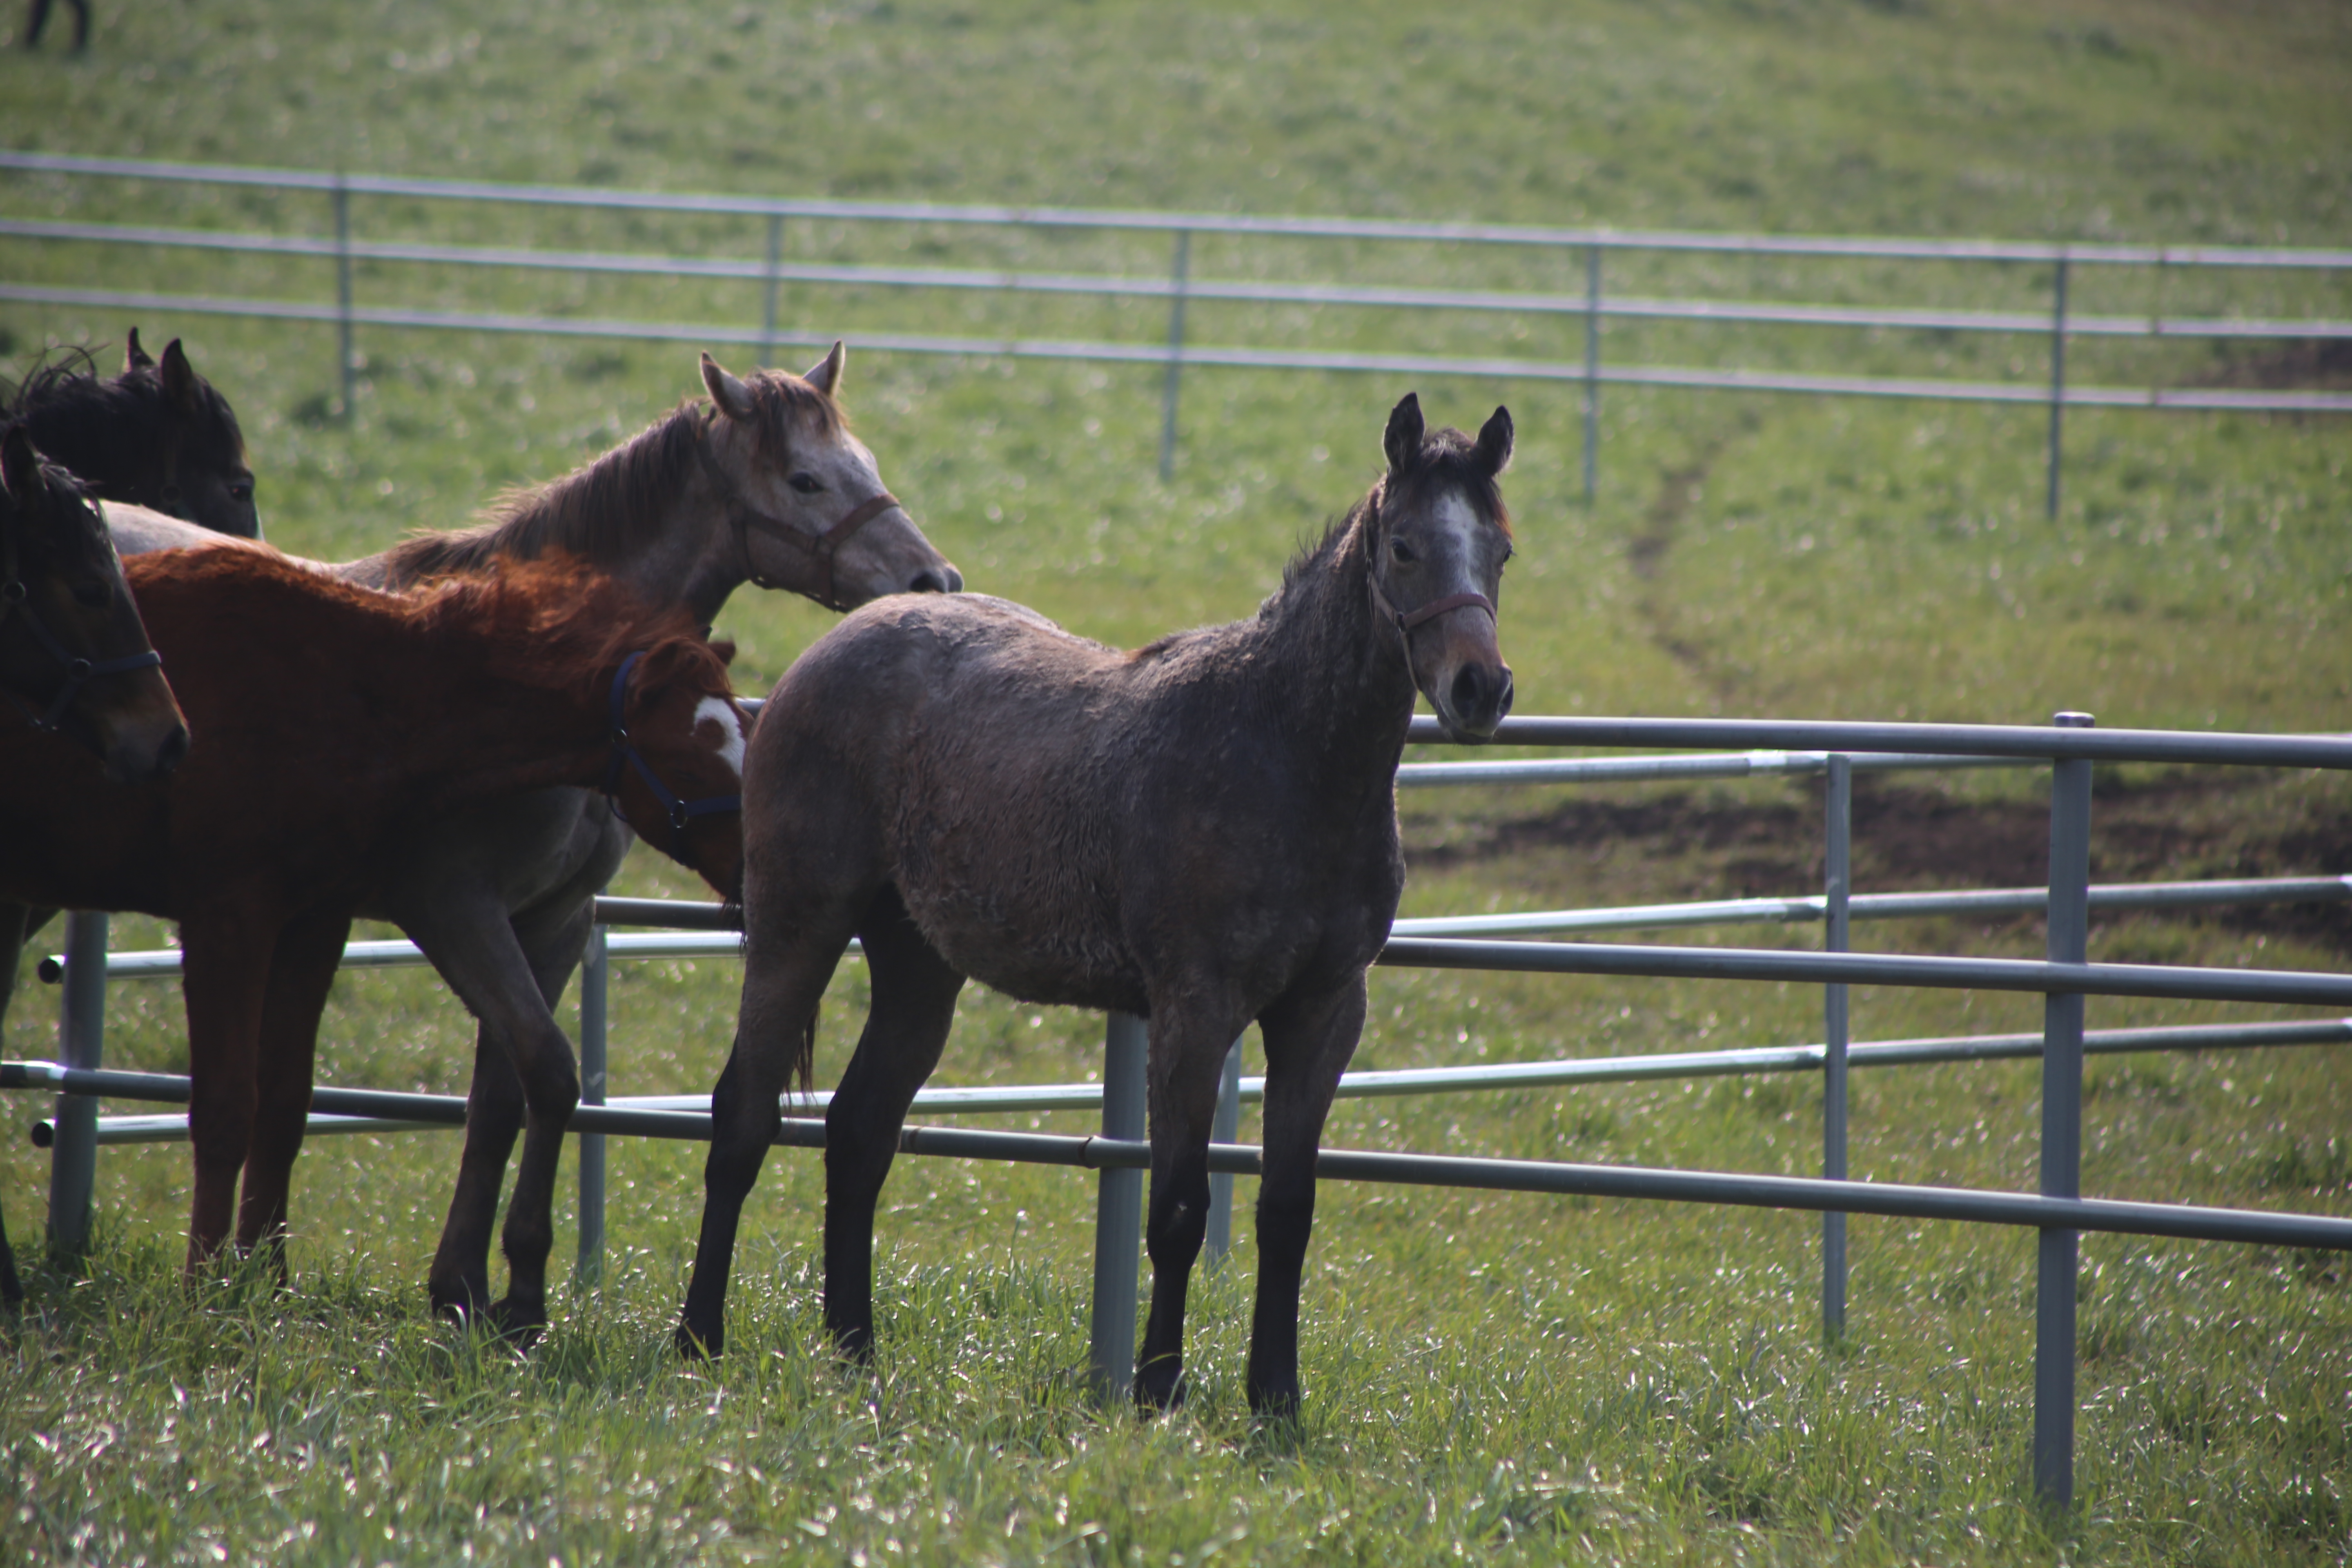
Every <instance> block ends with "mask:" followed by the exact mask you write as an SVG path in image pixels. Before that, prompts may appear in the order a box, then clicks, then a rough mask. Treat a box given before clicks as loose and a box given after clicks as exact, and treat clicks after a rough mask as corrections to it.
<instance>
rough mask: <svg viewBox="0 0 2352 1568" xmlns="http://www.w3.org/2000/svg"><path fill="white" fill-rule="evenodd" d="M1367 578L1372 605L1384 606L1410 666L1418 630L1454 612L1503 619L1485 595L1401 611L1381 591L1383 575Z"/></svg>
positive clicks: (1383, 611) (1384, 616) (1446, 599)
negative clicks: (1474, 612) (1481, 612)
mask: <svg viewBox="0 0 2352 1568" xmlns="http://www.w3.org/2000/svg"><path fill="white" fill-rule="evenodd" d="M1365 575H1366V577H1367V579H1368V580H1369V581H1370V584H1371V585H1372V603H1374V604H1375V605H1379V606H1380V610H1381V618H1382V619H1383V620H1385V621H1387V622H1388V623H1389V624H1390V625H1391V626H1395V627H1396V629H1397V644H1398V646H1399V647H1402V649H1403V650H1404V657H1405V663H1406V664H1408V665H1410V664H1412V631H1413V628H1414V627H1415V626H1426V625H1427V624H1428V623H1430V622H1431V621H1433V620H1435V619H1436V618H1437V617H1438V616H1443V615H1445V614H1448V613H1449V612H1451V611H1454V610H1468V609H1480V610H1484V611H1486V618H1487V619H1488V620H1490V621H1497V622H1499V621H1500V620H1501V618H1502V617H1501V616H1497V615H1496V613H1495V601H1494V600H1492V599H1490V598H1488V597H1486V595H1484V594H1448V595H1445V596H1444V597H1443V598H1438V599H1432V600H1430V601H1429V603H1427V604H1425V605H1414V606H1413V607H1412V609H1410V610H1400V609H1398V608H1397V607H1396V606H1395V605H1392V604H1391V603H1390V602H1389V596H1388V595H1386V594H1384V593H1382V592H1381V579H1380V574H1379V573H1377V572H1372V573H1367V574H1365Z"/></svg>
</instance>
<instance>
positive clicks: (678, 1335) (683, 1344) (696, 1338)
mask: <svg viewBox="0 0 2352 1568" xmlns="http://www.w3.org/2000/svg"><path fill="white" fill-rule="evenodd" d="M671 1340H672V1342H674V1343H675V1344H676V1345H677V1353H678V1355H679V1357H680V1359H682V1360H685V1361H716V1360H718V1359H719V1351H720V1350H721V1349H722V1348H723V1347H724V1346H725V1344H726V1341H727V1331H725V1330H724V1329H713V1330H712V1331H710V1332H709V1333H708V1334H698V1333H697V1332H695V1331H693V1330H692V1329H690V1328H688V1327H687V1326H686V1325H685V1324H684V1323H680V1324H679V1325H678V1326H677V1332H675V1333H674V1334H672V1335H671Z"/></svg>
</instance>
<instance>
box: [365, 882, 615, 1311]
mask: <svg viewBox="0 0 2352 1568" xmlns="http://www.w3.org/2000/svg"><path fill="white" fill-rule="evenodd" d="M389 912H391V913H392V915H393V917H394V919H395V920H396V921H398V922H399V924H400V927H401V929H402V930H404V931H406V932H408V934H409V936H410V937H411V939H413V940H414V941H415V943H416V945H417V946H418V947H420V948H422V949H423V950H424V952H425V957H426V958H428V959H430V960H431V961H432V963H433V967H434V968H435V969H436V970H437V971H439V972H440V974H441V978H442V979H443V980H445V981H446V982H447V983H448V984H449V987H450V989H451V990H453V991H455V992H457V996H458V999H459V1000H460V1001H462V1002H463V1003H465V1005H466V1007H467V1011H469V1012H471V1013H472V1014H473V1015H474V1016H475V1017H476V1018H477V1019H478V1020H479V1027H478V1030H477V1031H476V1035H475V1042H474V1080H473V1085H472V1088H471V1089H469V1090H468V1092H467V1101H466V1147H465V1153H464V1155H463V1157H462V1161H461V1163H460V1164H459V1166H458V1172H457V1190H456V1191H455V1192H454V1193H453V1194H451V1196H450V1200H449V1214H448V1218H447V1219H446V1222H445V1223H444V1224H443V1226H442V1228H441V1242H440V1246H439V1247H438V1248H437V1249H436V1251H435V1253H434V1257H433V1269H432V1273H431V1275H430V1276H429V1278H428V1284H427V1289H428V1290H429V1292H430V1295H431V1298H432V1301H433V1306H434V1309H435V1310H436V1311H439V1312H442V1313H445V1314H447V1315H450V1316H454V1317H461V1318H464V1319H466V1320H467V1321H481V1319H480V1316H479V1315H480V1314H482V1313H484V1312H489V1313H491V1314H492V1320H493V1321H496V1320H497V1319H498V1317H499V1312H500V1309H499V1307H496V1306H493V1304H492V1303H491V1301H490V1281H489V1253H490V1235H491V1232H492V1230H493V1229H494V1228H495V1226H496V1224H497V1221H498V1210H499V1187H500V1185H501V1184H503V1183H504V1180H505V1177H506V1167H507V1157H508V1155H509V1153H510V1152H512V1151H513V1149H514V1142H515V1134H516V1131H517V1130H518V1129H519V1128H520V1127H521V1126H522V1125H523V1123H524V1120H525V1116H526V1113H528V1115H529V1117H530V1121H531V1124H532V1126H533V1128H534V1131H536V1129H537V1128H538V1127H539V1126H540V1125H541V1123H551V1126H552V1131H551V1133H546V1134H538V1136H539V1137H540V1147H539V1149H538V1150H537V1157H538V1159H539V1160H540V1161H541V1163H542V1164H544V1165H546V1166H547V1167H548V1171H547V1173H546V1175H545V1176H544V1177H543V1178H542V1179H541V1181H540V1183H539V1184H538V1193H539V1196H538V1203H539V1205H540V1213H539V1214H538V1215H537V1220H536V1225H535V1226H534V1224H533V1223H532V1220H531V1217H530V1215H528V1214H527V1213H526V1212H525V1211H526V1209H527V1208H528V1206H529V1199H528V1196H527V1194H526V1193H525V1190H524V1187H523V1185H522V1184H520V1183H519V1184H518V1185H517V1187H516V1194H515V1205H514V1209H515V1212H514V1213H513V1214H512V1215H509V1225H508V1244H509V1250H510V1254H512V1253H515V1252H520V1256H521V1258H522V1259H523V1262H524V1268H525V1269H526V1270H527V1271H531V1272H535V1275H536V1278H535V1279H533V1281H532V1285H533V1289H531V1290H530V1291H528V1292H526V1293H525V1294H524V1296H523V1298H522V1299H520V1300H512V1301H510V1302H509V1303H506V1304H505V1305H506V1308H507V1309H508V1310H511V1311H512V1312H513V1313H514V1314H515V1319H516V1321H514V1323H513V1324H512V1325H511V1327H513V1328H514V1329H516V1330H519V1331H529V1330H530V1329H531V1328H534V1327H536V1326H538V1324H540V1323H543V1322H544V1321H546V1319H545V1316H544V1312H545V1289H544V1286H545V1278H546V1276H545V1266H546V1260H547V1253H548V1249H549V1247H551V1245H552V1244H551V1240H549V1239H548V1237H550V1236H551V1229H552V1222H551V1218H550V1216H549V1215H548V1214H547V1212H546V1206H547V1205H548V1203H549V1202H550V1200H551V1194H552V1193H553V1191H554V1180H553V1172H552V1166H553V1164H554V1163H556V1162H558V1161H560V1160H561V1158H562V1133H563V1128H564V1126H565V1125H566V1123H568V1122H569V1121H571V1119H572V1108H573V1107H574V1106H576V1105H577V1104H579V1102H580V1075H579V1069H578V1068H577V1067H575V1066H574V1065H573V1061H572V1042H571V1041H570V1040H568V1039H566V1038H565V1037H564V1035H563V1031H562V1028H561V1027H560V1026H558V1025H557V1024H556V1022H555V1017H554V1015H553V1014H552V1013H551V1011H550V1010H549V1008H548V1004H547V998H546V997H545V996H544V995H543V994H541V983H540V979H539V976H538V975H537V974H536V973H533V970H532V967H531V962H530V957H529V956H528V955H527V954H526V953H525V952H523V949H522V944H521V942H520V940H519V939H518V937H517V935H516V932H515V929H514V926H513V924H512V922H511V921H509V918H508V915H507V910H506V905H505V902H504V901H503V900H500V899H499V898H498V897H497V896H496V895H495V894H494V893H493V892H492V891H491V890H490V889H487V888H480V887H475V888H467V889H457V888H451V887H448V886H446V885H441V886H436V888H435V889H433V896H432V897H430V898H419V899H416V900H405V899H404V900H401V901H400V902H399V903H398V904H396V905H392V906H390V907H389ZM532 1157H533V1152H532V1150H531V1149H530V1147H529V1146H528V1145H526V1148H525V1152H524V1160H525V1163H526V1166H527V1167H528V1165H529V1163H530V1160H531V1159H532ZM534 1248H535V1251H534ZM534 1311H536V1312H538V1313H539V1314H540V1315H539V1316H538V1317H537V1318H536V1319H535V1320H532V1318H531V1315H532V1313H533V1312H534ZM527 1320H529V1321H527ZM500 1327H501V1329H502V1330H503V1329H505V1328H507V1327H509V1325H507V1324H505V1323H501V1324H500Z"/></svg>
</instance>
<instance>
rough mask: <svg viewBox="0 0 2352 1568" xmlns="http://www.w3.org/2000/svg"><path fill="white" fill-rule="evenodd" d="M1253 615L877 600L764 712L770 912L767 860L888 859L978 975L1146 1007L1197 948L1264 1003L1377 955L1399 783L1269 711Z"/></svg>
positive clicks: (755, 806) (761, 736) (830, 873)
mask: <svg viewBox="0 0 2352 1568" xmlns="http://www.w3.org/2000/svg"><path fill="white" fill-rule="evenodd" d="M1247 635H1248V633H1247V623H1241V624H1239V625H1237V626H1225V627H1216V628H1211V629H1208V630H1205V631H1202V632H1197V633H1190V634H1184V635H1183V636H1181V637H1173V638H1167V639H1162V641H1160V642H1159V643H1155V644H1154V645H1152V646H1151V647H1150V648H1147V649H1144V650H1141V651H1140V652H1138V653H1133V654H1129V653H1123V652H1120V651H1118V650H1116V649H1112V648H1108V647H1103V646H1101V645H1100V644H1097V643H1092V642H1089V641H1087V640H1086V639H1083V638H1080V637H1073V636H1071V635H1069V634H1068V633H1066V632H1064V631H1062V630H1061V629H1060V628H1059V627H1056V626H1054V625H1053V624H1052V623H1051V622H1049V621H1046V620H1045V619H1044V618H1043V617H1042V616H1036V615H1035V614H1034V612H1031V611H1028V610H1025V609H1023V608H1022V607H1020V606H1018V605H1008V604H1005V603H1004V602H1003V601H996V600H989V599H985V598H982V597H981V596H979V595H951V596H940V597H936V598H934V597H931V596H929V595H926V596H923V597H920V598H913V597H904V598H897V599H891V600H886V601H883V602H881V603H879V604H877V605H872V606H868V607H867V608H866V609H865V610H861V611H859V612H857V613H856V615H853V616H851V617H850V618H849V619H848V620H846V621H845V622H844V623H843V624H842V626H839V627H837V628H836V629H835V631H833V632H832V633H830V634H828V635H827V636H826V637H824V638H822V639H820V641H819V642H818V643H817V644H816V645H814V647H811V648H810V650H809V651H808V652H807V653H806V654H805V655H803V658H802V659H801V660H800V661H799V663H797V664H795V665H794V666H793V669H792V670H791V671H790V672H788V673H787V675H786V676H785V677H784V679H783V680H782V681H781V682H780V683H779V684H778V686H777V688H776V689H775V692H774V695H773V696H772V698H771V700H770V702H769V705H768V707H767V709H766V710H765V711H763V712H762V714H761V720H760V724H759V728H758V731H757V732H756V733H755V736H754V738H753V741H752V743H751V757H750V759H749V761H748V763H747V767H746V778H745V806H746V809H745V847H746V852H747V857H748V859H749V869H748V873H747V874H748V876H749V881H747V893H746V897H747V903H748V904H749V905H751V906H752V910H751V918H752V919H753V920H754V921H755V922H756V921H758V920H759V919H760V910H759V908H758V906H759V905H760V904H761V902H762V901H763V900H765V899H766V898H767V897H768V892H767V889H766V888H764V887H763V886H762V883H763V882H765V883H770V884H772V885H774V886H775V887H776V888H777V889H778V892H779V895H780V896H783V897H787V898H807V897H817V896H821V888H820V885H821V884H830V885H835V886H840V887H843V888H848V887H864V886H866V885H870V884H872V883H875V882H878V881H887V882H889V883H891V884H894V885H895V886H896V888H897V889H898V894H899V898H900V900H901V901H902V902H903V903H904V905H905V907H906V909H907V911H908V915H909V916H910V917H911V918H912V919H913V921H915V923H916V925H917V926H918V927H919V929H920V930H921V931H922V932H923V933H924V935H925V937H926V938H927V939H929V942H931V944H932V945H933V946H934V947H935V948H937V949H938V950H939V951H940V953H941V954H942V956H944V957H945V958H946V959H947V960H948V962H949V963H951V964H953V965H954V966H955V967H956V968H957V969H958V970H960V971H961V972H962V973H966V974H969V975H972V976H974V977H976V978H978V979H980V980H982V981H983V982H984V983H986V984H989V985H990V986H992V987H993V988H995V989H997V990H1000V991H1003V992H1006V993H1008V994H1013V995H1015V996H1020V997H1023V998H1024V999H1027V1000H1033V1001H1039V1002H1052V1003H1062V1004H1067V1005H1082V1006H1092V1007H1115V1008H1118V1009H1121V1010H1124V1011H1129V1012H1135V1013H1139V1014H1140V1013H1148V1012H1149V1011H1150V993H1151V991H1152V990H1153V988H1154V987H1155V985H1157V984H1160V983H1161V982H1162V981H1163V980H1168V979H1170V978H1171V977H1173V976H1177V975H1179V974H1181V973H1184V972H1189V971H1193V970H1198V971H1201V972H1202V973H1220V974H1224V975H1238V976H1241V977H1242V978H1241V980H1240V981H1239V982H1238V984H1240V985H1241V987H1242V989H1243V990H1244V991H1245V992H1249V993H1252V994H1255V995H1256V996H1257V998H1258V999H1259V1000H1260V1001H1261V1002H1263V1001H1271V1000H1272V998H1273V997H1274V996H1276V995H1277V994H1281V993H1282V992H1283V991H1285V990H1286V989H1288V988H1289V986H1290V985H1291V984H1294V983H1295V982H1297V980H1298V979H1299V978H1301V977H1302V975H1307V974H1314V975H1321V974H1322V973H1324V972H1327V971H1328V973H1329V977H1330V978H1332V979H1334V980H1336V979H1338V978H1339V977H1340V976H1342V975H1344V974H1345V973H1347V972H1349V970H1351V969H1353V970H1360V968H1361V967H1362V966H1363V964H1364V963H1368V962H1370V958H1371V956H1372V955H1373V954H1374V953H1375V952H1377V951H1378V947H1379V943H1380V942H1381V939H1382V938H1383V937H1384V936H1385V933H1386V931H1387V927H1388V922H1389V920H1390V919H1391V916H1392V915H1393V914H1394V911H1395V907H1396V900H1397V896H1398V893H1399V891H1400V890H1401V889H1402V859H1401V857H1400V856H1399V853H1398V850H1397V844H1396V826H1395V809H1394V804H1393V795H1392V793H1391V785H1390V784H1389V781H1388V780H1387V779H1386V778H1381V779H1380V780H1378V781H1376V783H1375V786H1374V787H1370V788H1364V789H1359V790H1357V791H1356V792H1355V793H1354V797H1353V798H1342V799H1334V798H1331V796H1330V795H1329V794H1328V793H1327V791H1326V788H1325V784H1326V781H1324V780H1323V779H1321V778H1320V777H1318V774H1317V771H1316V770H1315V769H1314V768H1313V767H1312V766H1311V765H1302V764H1301V759H1300V757H1299V756H1298V754H1297V748H1296V747H1295V746H1290V745H1286V743H1285V741H1284V737H1282V736H1281V735H1280V734H1279V733H1276V732H1271V731H1269V730H1268V729H1267V728H1266V727H1265V726H1264V725H1262V724H1255V723H1252V722H1250V720H1251V718H1252V713H1251V709H1252V707H1253V704H1252V701H1251V700H1250V692H1249V689H1248V687H1249V683H1248V679H1247V671H1248V667H1249V665H1250V663H1251V661H1250V659H1249V658H1247V657H1246V654H1247V651H1248V650H1247V649H1246V648H1243V647H1236V646H1235V644H1236V642H1237V639H1243V638H1245V637H1246V636H1247ZM787 889H789V890H788V891H787ZM1016 933H1017V934H1016Z"/></svg>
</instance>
